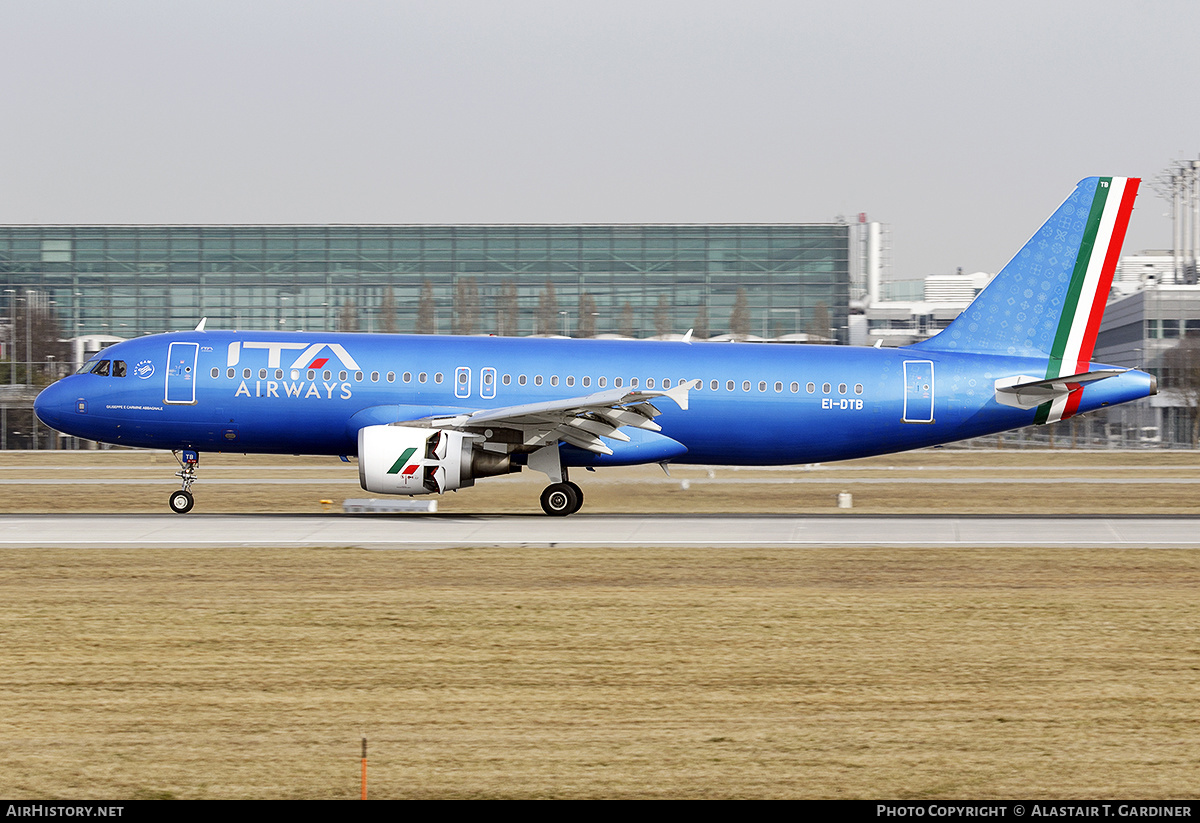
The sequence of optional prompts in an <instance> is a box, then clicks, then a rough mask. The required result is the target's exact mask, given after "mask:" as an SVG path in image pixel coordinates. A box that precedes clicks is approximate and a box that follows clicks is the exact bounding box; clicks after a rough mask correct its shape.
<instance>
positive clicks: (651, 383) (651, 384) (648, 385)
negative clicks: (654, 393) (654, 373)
mask: <svg viewBox="0 0 1200 823" xmlns="http://www.w3.org/2000/svg"><path fill="white" fill-rule="evenodd" d="M646 388H648V389H652V388H654V378H653V377H647V378H646Z"/></svg>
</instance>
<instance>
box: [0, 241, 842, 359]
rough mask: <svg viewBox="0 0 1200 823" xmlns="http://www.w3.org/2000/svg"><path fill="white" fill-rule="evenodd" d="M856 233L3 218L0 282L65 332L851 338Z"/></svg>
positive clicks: (121, 334)
mask: <svg viewBox="0 0 1200 823" xmlns="http://www.w3.org/2000/svg"><path fill="white" fill-rule="evenodd" d="M851 234H852V233H851V226H849V225H847V224H844V223H841V224H839V223H829V224H773V225H652V226H634V225H579V226H566V225H496V226H0V283H2V284H3V289H4V292H5V297H6V298H7V299H6V301H5V303H6V304H11V302H12V301H13V300H14V299H18V300H19V299H21V295H23V294H24V292H26V291H31V292H34V293H36V294H37V295H38V299H40V300H43V301H49V305H51V306H52V307H53V311H54V315H55V317H56V320H57V323H58V325H59V327H60V329H61V331H62V336H63V337H64V338H75V337H80V336H84V335H112V336H115V337H120V338H127V337H132V336H137V335H142V334H148V333H154V332H161V331H171V330H178V329H185V328H192V327H194V326H195V325H196V323H197V321H198V320H199V319H200V318H201V317H205V316H207V317H208V323H209V327H210V328H226V329H250V328H271V329H303V330H337V329H342V330H355V331H387V332H427V333H441V334H446V333H453V332H458V333H465V334H481V333H493V334H509V335H529V334H541V335H549V334H561V335H566V336H596V335H604V334H617V335H623V336H629V337H653V336H662V335H668V334H682V333H683V332H685V331H687V330H688V329H689V328H694V329H696V333H695V336H696V337H701V338H707V337H711V336H716V335H720V334H725V333H732V334H740V335H754V336H758V337H781V336H784V335H789V334H803V333H806V332H808V331H810V330H811V329H812V326H813V323H814V322H819V323H821V325H822V326H823V328H822V329H821V330H820V331H821V333H822V334H823V335H824V336H827V337H832V338H834V339H840V340H842V341H844V340H845V336H846V327H847V312H848V306H849V301H850V294H849V285H850V264H851V257H852V250H851V245H852V241H851ZM818 307H823V310H822V309H821V308H818ZM6 308H8V309H9V311H8V314H9V315H10V316H13V310H12V308H13V307H12V306H11V305H6ZM17 332H18V333H19V332H20V329H17ZM18 336H19V334H18Z"/></svg>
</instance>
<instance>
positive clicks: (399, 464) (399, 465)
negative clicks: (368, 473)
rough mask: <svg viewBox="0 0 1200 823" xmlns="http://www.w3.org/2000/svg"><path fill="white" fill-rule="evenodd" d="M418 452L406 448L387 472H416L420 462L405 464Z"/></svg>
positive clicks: (408, 473) (404, 473)
mask: <svg viewBox="0 0 1200 823" xmlns="http://www.w3.org/2000/svg"><path fill="white" fill-rule="evenodd" d="M317 368H320V366H318V367H317ZM416 453H417V450H416V449H415V448H411V449H405V450H404V453H403V454H402V455H400V456H399V457H398V458H396V462H395V463H393V464H392V467H391V468H390V469H388V472H387V473H388V474H402V475H406V476H407V475H410V474H413V473H415V472H416V470H417V469H419V468H421V464H420V463H413V464H412V465H411V466H408V465H405V464H407V463H408V460H409V458H410V457H412V456H413V455H414V454H416Z"/></svg>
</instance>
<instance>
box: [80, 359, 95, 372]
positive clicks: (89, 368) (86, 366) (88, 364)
mask: <svg viewBox="0 0 1200 823" xmlns="http://www.w3.org/2000/svg"><path fill="white" fill-rule="evenodd" d="M94 368H96V361H95V360H89V361H87V362H86V363H84V364H83V365H82V366H80V367H79V370H78V371H76V372H75V373H76V374H91V373H92V369H94Z"/></svg>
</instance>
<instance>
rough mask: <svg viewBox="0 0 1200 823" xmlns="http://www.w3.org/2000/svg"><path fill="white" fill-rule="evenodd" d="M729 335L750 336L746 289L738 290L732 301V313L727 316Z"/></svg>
mask: <svg viewBox="0 0 1200 823" xmlns="http://www.w3.org/2000/svg"><path fill="white" fill-rule="evenodd" d="M729 333H730V334H733V335H735V336H737V337H747V336H749V334H750V301H749V299H748V298H747V297H746V289H745V288H744V287H743V288H739V289H738V290H737V297H736V298H734V301H733V312H732V313H731V314H730V315H729Z"/></svg>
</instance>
